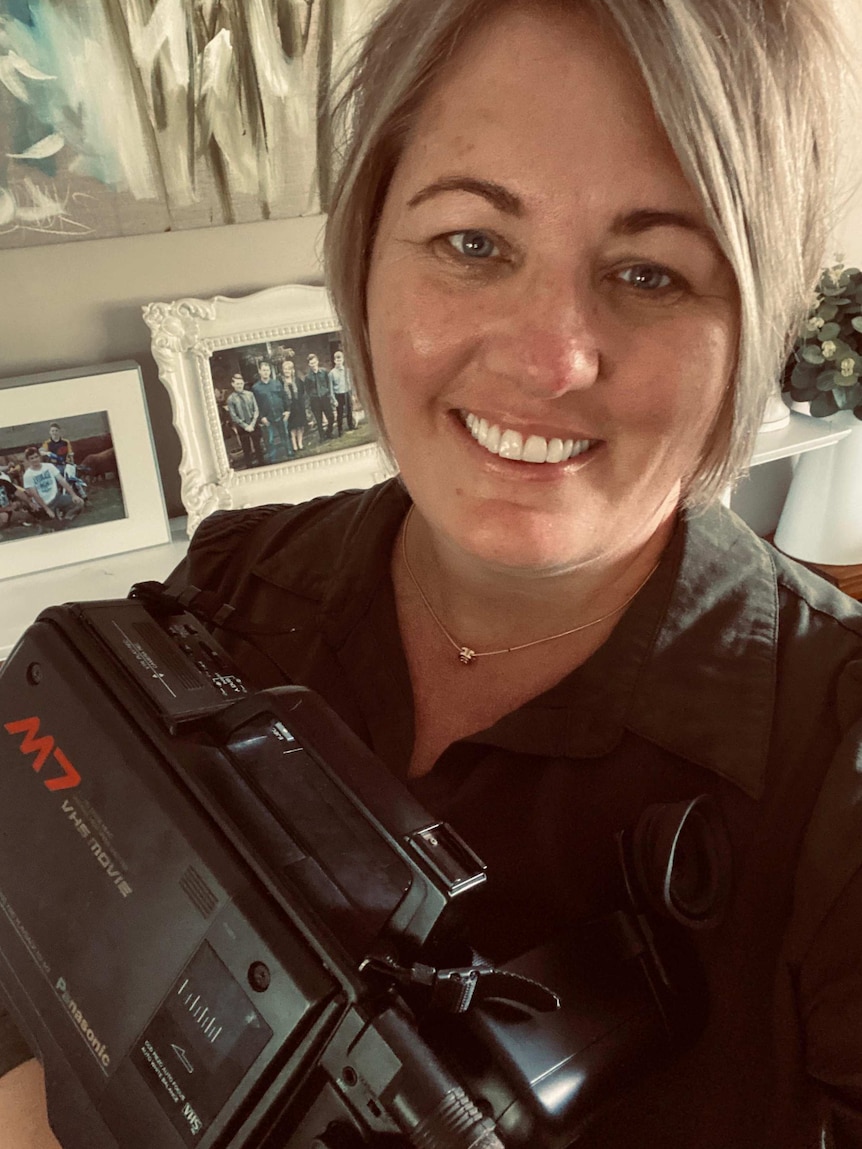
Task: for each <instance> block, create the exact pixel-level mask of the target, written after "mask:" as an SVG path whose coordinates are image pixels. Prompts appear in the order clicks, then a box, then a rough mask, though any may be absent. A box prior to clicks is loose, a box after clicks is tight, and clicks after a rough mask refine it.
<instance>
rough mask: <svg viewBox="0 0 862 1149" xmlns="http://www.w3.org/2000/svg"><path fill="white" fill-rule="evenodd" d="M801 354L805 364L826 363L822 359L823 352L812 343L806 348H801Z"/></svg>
mask: <svg viewBox="0 0 862 1149" xmlns="http://www.w3.org/2000/svg"><path fill="white" fill-rule="evenodd" d="M801 354H802V358H803V359H804V360H805V362H806V363H825V362H826V360H825V358H824V357H823V352H822V351H821V350H820V348H819V347H818V346H816V345H815V344H813V343H808V344H806V346H805V347H803V348H802V352H801Z"/></svg>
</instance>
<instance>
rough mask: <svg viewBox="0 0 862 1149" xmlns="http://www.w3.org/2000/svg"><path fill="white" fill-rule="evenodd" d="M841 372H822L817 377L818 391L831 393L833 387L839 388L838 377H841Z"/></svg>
mask: <svg viewBox="0 0 862 1149" xmlns="http://www.w3.org/2000/svg"><path fill="white" fill-rule="evenodd" d="M840 374H841V373H840V372H839V371H821V373H820V374H819V375H818V376H817V390H818V391H831V390H832V388H833V387H836V386H838V384H837V382H836V376H839V377H840Z"/></svg>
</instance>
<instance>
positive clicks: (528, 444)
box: [464, 412, 594, 463]
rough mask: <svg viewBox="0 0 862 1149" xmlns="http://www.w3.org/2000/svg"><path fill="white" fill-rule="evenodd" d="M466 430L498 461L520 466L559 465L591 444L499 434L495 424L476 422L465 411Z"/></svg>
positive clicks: (505, 432)
mask: <svg viewBox="0 0 862 1149" xmlns="http://www.w3.org/2000/svg"><path fill="white" fill-rule="evenodd" d="M464 423H465V425H466V427H467V430H468V431H469V432H470V434H471V435H472V436H473V438H474V439H475V440H476V442H477V443H478V444H479V445H480V446H481V447H484V448H485V450H486V451H490V452H491V454H492V455H499V456H500V458H501V459H517V460H520V461H521V462H523V463H562V462H563V460H564V459H573V458H574V457H575V456H576V455H582V454H583V453H584V451H587V450H589V448H590V447H591V446H592V445H593V442H594V440H593V439H543V438H542V436H541V435H528V436H527V438H526V439H524V436H523V435H522V434H521V432H520V431H501V430H500V428H499V427H498V426H497V425H496V423H489V422H488V420H487V419H480V418H479V417H478V415H473V414H471V413H470V412H467V413H466V414H465V415H464Z"/></svg>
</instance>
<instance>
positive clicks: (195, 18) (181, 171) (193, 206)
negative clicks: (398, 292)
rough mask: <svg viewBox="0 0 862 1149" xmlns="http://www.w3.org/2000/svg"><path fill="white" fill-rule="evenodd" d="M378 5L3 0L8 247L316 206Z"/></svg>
mask: <svg viewBox="0 0 862 1149" xmlns="http://www.w3.org/2000/svg"><path fill="white" fill-rule="evenodd" d="M375 7H376V0H371V2H370V3H369V0H0V247H19V246H23V245H27V244H36V243H57V242H61V241H70V240H81V239H87V238H101V237H107V236H116V235H133V234H139V233H143V232H156V231H170V230H173V229H177V228H190V227H202V226H208V225H212V224H227V223H244V222H251V221H255V220H263V219H276V218H285V217H289V216H300V215H306V214H314V213H316V212H318V211H319V210H320V206H321V180H322V179H323V180H325V174H324V171H325V167H324V166H323V165H320V164H319V163H318V158H319V156H321V155H326V154H327V153H328V152H329V151H330V150H331V141H329V140H327V139H323V138H321V133H320V129H319V128H318V126H317V114H316V113H317V103H318V98H319V91H320V89H321V87H322V86H325V85H326V84H327V83H328V81H329V79H330V77H331V76H332V74H333V72H334V71H335V70H337V68H338V63H339V60H340V58H341V56H342V54H343V52H344V50H345V47H346V45H348V44H349V43H350V42H351V41H352V39H353V38H354V37H355V35H356V33H357V31H358V30H359V28H360V27H361V26H362V25H363V24H364V23H366V22H367V20H368V19H369V18H370V16H371V14H372V13H373V11H374V9H375Z"/></svg>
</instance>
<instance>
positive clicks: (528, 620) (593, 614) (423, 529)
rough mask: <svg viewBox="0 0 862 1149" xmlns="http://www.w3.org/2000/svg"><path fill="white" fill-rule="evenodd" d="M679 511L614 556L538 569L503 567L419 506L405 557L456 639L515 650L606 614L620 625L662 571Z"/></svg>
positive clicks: (407, 533) (405, 540)
mask: <svg viewBox="0 0 862 1149" xmlns="http://www.w3.org/2000/svg"><path fill="white" fill-rule="evenodd" d="M675 517H676V516H675V515H670V516H668V517H666V518H665V519H664V520H663V521H661V522H660V523H659V524H658V525H657V526H655V527H653V529H652V530H651V531H650V532H649V533H645V536H644V537H640V538H637V539H631V540H624V541H623V542H621V544H620V545H619V546H618V548H617V549H616V550H615V551H614V552H613V553H612V554H606V555H602V556H599V557H594V558H590V557H587V558H585V559H584V561H583V562H581V563H578V564H577V565H572V566H570V567H569V568H567V569H562V570H561V569H556V570H539V571H537V570H512V569H506V568H500V567H498V566H495V565H493V564H489V563H487V562H484V561H482V560H480V559H477V558H476V557H475V556H473V555H471V554H469V553H465V552H464V551H463V550H461V549H459V548H457V547H456V546H454V545H453V544H451V543H450V542H449V540H448V539H445V538H441V537H440V536H438V535H437V533H436V532H435V531H434V529H433V527H431V526H430V524H428V522H427V521H426V520H425V519H424V518H423V517H422V515H421V513H420V512H419V511H418V510H417V509H415V508H414V509H413V510H412V511H411V513H409V515H408V517H407V519H405V525H404V528H403V529H402V534H401V537H400V543H399V549H400V552H401V555H400V557H401V558H402V560H403V565H404V568H405V571H406V573H407V575H408V578H410V579H411V580H412V581H413V582H414V584H415V586H416V589H417V591H418V593H419V595H420V597H421V599H422V600H423V603H424V606H425V608H426V609H427V610H428V611H429V613H430V614H432V617H433V616H434V615H436V622H437V625H438V627H439V628H440V629H441V630H444V629H445V631H446V632H448V635H449V637H450V639H451V641H452V642H453V643H455V644H457V645H459V646H460V645H461V644H465V645H467V646H469V647H470V648H471V649H473V650H475V651H483V650H490V649H495V650H496V649H501V648H502V649H506V650H509V649H511V648H512V647H516V646H519V645H521V644H524V643H536V642H537V641H539V640H542V639H545V638H549V636H551V635H555V634H562V633H564V632H567V631H571V630H575V631H578V630H581V629H587V628H590V627H593V626H599V625H600V624H601V623H602V622H605V621H607V620H610V621H611V625H613V622H614V621H615V619H614V616H616V615H617V614H621V613H622V612H623V610H624V609H625V607H626V606H627V605H628V603H629V602H630V601H631V599H632V598H633V597H634V596H635V595H636V594H637V592H638V590H639V589H640V588H641V586H642V585H643V584H644V583H645V582H646V581H647V580H648V579H649V576H650V575H651V574H652V572H653V570H655V567H656V565H657V564H658V562H659V560H660V558H661V555H662V553H663V551H664V549H665V546H666V545H667V542H668V540H669V538H670V535H671V533H672V531H673V526H674V522H675ZM601 629H602V631H603V632H604V633H607V629H608V628H607V627H602V628H601Z"/></svg>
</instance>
